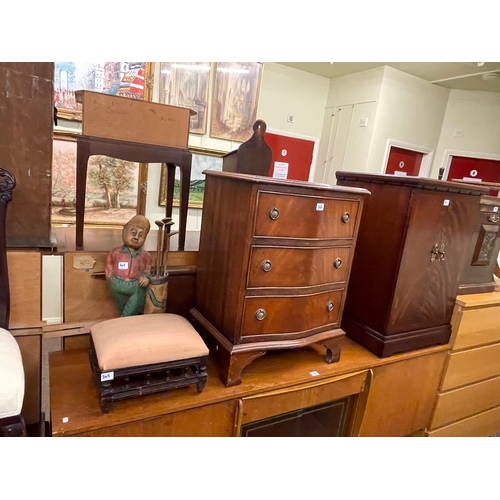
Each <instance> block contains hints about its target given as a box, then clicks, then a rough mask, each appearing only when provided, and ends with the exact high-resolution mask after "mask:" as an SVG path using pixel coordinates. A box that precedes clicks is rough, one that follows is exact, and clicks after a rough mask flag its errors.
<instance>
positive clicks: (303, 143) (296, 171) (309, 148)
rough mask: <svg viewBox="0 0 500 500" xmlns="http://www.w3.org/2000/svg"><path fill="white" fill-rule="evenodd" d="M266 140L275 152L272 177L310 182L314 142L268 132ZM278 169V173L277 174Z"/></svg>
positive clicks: (270, 170)
mask: <svg viewBox="0 0 500 500" xmlns="http://www.w3.org/2000/svg"><path fill="white" fill-rule="evenodd" d="M264 138H265V140H266V142H267V144H269V147H270V148H271V150H272V152H273V156H272V160H271V168H270V169H269V176H270V177H279V178H282V179H283V178H284V179H293V180H297V181H307V180H309V171H310V170H311V164H312V160H313V150H314V141H308V140H306V139H297V138H296V137H288V136H284V135H278V134H271V133H268V132H266V133H265V134H264ZM275 169H276V172H275Z"/></svg>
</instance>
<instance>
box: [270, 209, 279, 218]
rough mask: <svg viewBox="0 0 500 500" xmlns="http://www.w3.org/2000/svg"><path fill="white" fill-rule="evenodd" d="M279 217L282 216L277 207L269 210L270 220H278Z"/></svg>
mask: <svg viewBox="0 0 500 500" xmlns="http://www.w3.org/2000/svg"><path fill="white" fill-rule="evenodd" d="M279 216H280V211H279V210H278V209H277V208H276V207H274V208H271V210H269V218H270V219H271V220H276V219H277V218H278V217H279Z"/></svg>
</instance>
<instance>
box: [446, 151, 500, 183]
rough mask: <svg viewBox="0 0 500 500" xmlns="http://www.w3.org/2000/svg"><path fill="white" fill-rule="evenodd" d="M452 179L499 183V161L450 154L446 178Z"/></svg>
mask: <svg viewBox="0 0 500 500" xmlns="http://www.w3.org/2000/svg"><path fill="white" fill-rule="evenodd" d="M453 179H459V180H469V181H471V180H475V181H477V182H481V181H482V182H498V183H500V161H499V160H485V159H484V158H468V157H465V156H452V157H451V164H450V170H449V172H448V178H447V180H449V181H452V180H453Z"/></svg>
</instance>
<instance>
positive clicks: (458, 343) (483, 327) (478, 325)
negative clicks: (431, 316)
mask: <svg viewBox="0 0 500 500" xmlns="http://www.w3.org/2000/svg"><path fill="white" fill-rule="evenodd" d="M457 321H458V322H459V327H458V331H457V335H456V338H455V339H454V342H453V343H451V347H452V349H454V350H457V349H465V348H468V347H475V346H478V345H481V344H488V343H493V342H500V306H491V307H484V308H480V309H468V310H464V311H462V313H461V315H460V317H457Z"/></svg>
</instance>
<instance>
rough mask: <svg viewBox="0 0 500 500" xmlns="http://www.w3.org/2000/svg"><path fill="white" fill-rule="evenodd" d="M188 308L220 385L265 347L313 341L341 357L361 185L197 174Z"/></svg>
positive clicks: (330, 356)
mask: <svg viewBox="0 0 500 500" xmlns="http://www.w3.org/2000/svg"><path fill="white" fill-rule="evenodd" d="M205 174H206V182H205V196H204V203H203V218H202V224H201V234H200V247H199V254H198V266H197V278H196V298H195V307H194V308H193V309H191V315H192V317H193V318H194V320H195V321H197V322H198V323H200V324H201V325H202V327H203V328H204V329H205V330H206V331H208V333H210V334H211V336H212V337H213V339H214V340H215V342H216V345H217V351H218V354H219V359H220V362H221V363H220V364H221V366H222V373H221V379H222V380H223V382H224V383H225V384H226V385H227V386H230V385H235V384H238V383H240V382H241V372H242V370H243V368H244V367H245V366H247V365H248V364H249V363H250V362H251V361H253V360H254V359H255V358H257V357H259V356H262V355H264V354H265V353H266V351H268V350H270V349H283V348H295V347H302V346H305V345H309V344H313V343H320V344H323V345H324V346H325V347H326V355H325V361H326V362H328V363H330V362H334V361H338V360H339V358H340V343H341V339H342V338H343V337H344V335H345V333H344V332H343V330H341V328H340V321H341V318H342V311H343V307H344V298H345V293H346V289H347V284H348V280H349V275H350V269H351V261H352V256H353V249H354V245H355V242H356V237H357V232H358V227H359V222H360V218H361V212H362V207H363V201H364V197H365V195H367V194H369V193H368V192H367V191H366V190H364V189H353V188H340V187H332V186H329V185H323V184H313V183H308V182H302V181H290V180H278V179H273V178H269V177H263V176H252V175H245V174H235V173H229V172H218V171H206V172H205Z"/></svg>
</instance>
